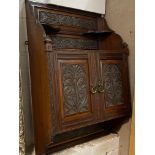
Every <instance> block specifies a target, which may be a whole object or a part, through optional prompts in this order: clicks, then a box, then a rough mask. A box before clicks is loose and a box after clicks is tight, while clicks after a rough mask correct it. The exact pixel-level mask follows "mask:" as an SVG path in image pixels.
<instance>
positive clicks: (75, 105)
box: [61, 63, 88, 115]
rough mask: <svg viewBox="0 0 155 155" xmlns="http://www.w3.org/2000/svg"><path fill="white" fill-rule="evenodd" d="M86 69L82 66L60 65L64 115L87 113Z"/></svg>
mask: <svg viewBox="0 0 155 155" xmlns="http://www.w3.org/2000/svg"><path fill="white" fill-rule="evenodd" d="M86 69H87V68H86V66H85V65H82V64H67V63H62V64H61V72H62V84H63V96H64V103H63V104H64V113H65V115H72V114H77V113H80V112H85V111H88V82H87V81H88V80H87V74H86Z"/></svg>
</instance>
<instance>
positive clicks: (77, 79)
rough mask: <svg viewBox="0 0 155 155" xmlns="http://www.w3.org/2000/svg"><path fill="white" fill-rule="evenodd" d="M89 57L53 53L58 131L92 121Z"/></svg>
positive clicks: (94, 107)
mask: <svg viewBox="0 0 155 155" xmlns="http://www.w3.org/2000/svg"><path fill="white" fill-rule="evenodd" d="M92 59H93V54H87V53H82V52H80V51H79V52H78V53H75V52H74V53H73V52H67V53H65V52H62V53H61V52H57V54H56V62H55V68H56V77H57V86H58V87H57V88H56V89H57V96H58V102H57V103H55V104H57V105H56V106H57V109H58V113H59V116H58V117H59V131H60V132H63V131H67V130H71V129H76V128H80V127H82V126H86V125H88V124H92V123H93V122H95V119H96V114H95V113H96V106H95V105H94V100H95V98H94V97H95V95H94V94H95V92H94V93H91V91H90V89H91V86H92V85H93V82H94V75H95V69H94V67H95V65H94V63H93V62H92Z"/></svg>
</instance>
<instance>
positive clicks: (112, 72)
mask: <svg viewBox="0 0 155 155" xmlns="http://www.w3.org/2000/svg"><path fill="white" fill-rule="evenodd" d="M102 65H103V66H102V74H103V79H104V90H105V102H106V106H107V107H109V106H114V105H120V104H123V102H124V101H123V95H122V91H123V86H122V78H121V70H120V64H102Z"/></svg>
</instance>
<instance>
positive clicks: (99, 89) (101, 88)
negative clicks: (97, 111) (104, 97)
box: [98, 81, 104, 93]
mask: <svg viewBox="0 0 155 155" xmlns="http://www.w3.org/2000/svg"><path fill="white" fill-rule="evenodd" d="M98 92H99V93H104V86H103V84H101V81H99V82H98Z"/></svg>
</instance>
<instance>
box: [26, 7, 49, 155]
mask: <svg viewBox="0 0 155 155" xmlns="http://www.w3.org/2000/svg"><path fill="white" fill-rule="evenodd" d="M26 13H27V30H28V41H29V59H30V76H31V90H32V108H33V122H34V134H35V150H36V154H37V155H42V154H43V153H45V148H46V146H47V144H48V143H49V142H50V138H51V114H50V113H51V111H50V109H51V107H50V88H49V79H48V68H47V67H48V66H47V56H46V53H45V51H44V39H43V30H42V28H41V26H40V25H39V24H36V22H35V18H34V16H33V15H32V14H31V13H32V10H31V8H30V6H29V4H27V6H26Z"/></svg>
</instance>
